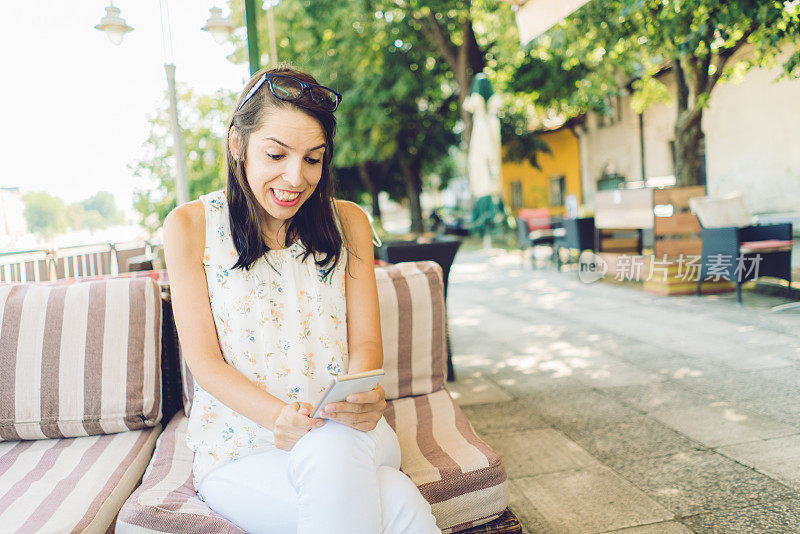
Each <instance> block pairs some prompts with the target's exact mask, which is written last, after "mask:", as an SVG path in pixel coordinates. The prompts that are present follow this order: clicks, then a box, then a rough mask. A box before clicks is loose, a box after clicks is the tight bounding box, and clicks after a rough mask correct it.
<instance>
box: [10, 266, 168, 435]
mask: <svg viewBox="0 0 800 534" xmlns="http://www.w3.org/2000/svg"><path fill="white" fill-rule="evenodd" d="M160 354H161V298H160V291H159V288H158V284H156V282H155V281H154V280H152V279H151V278H135V279H134V278H127V279H117V278H107V279H103V280H94V281H78V282H75V283H71V284H58V285H54V284H46V283H39V284H36V283H24V284H9V285H0V398H1V399H3V402H0V441H14V440H20V439H47V438H63V437H78V436H90V435H97V434H111V433H115V432H123V431H126V430H137V429H141V428H143V427H151V426H154V425H156V424H157V423H158V422H159V421H160V419H161V369H160V361H161V360H160Z"/></svg>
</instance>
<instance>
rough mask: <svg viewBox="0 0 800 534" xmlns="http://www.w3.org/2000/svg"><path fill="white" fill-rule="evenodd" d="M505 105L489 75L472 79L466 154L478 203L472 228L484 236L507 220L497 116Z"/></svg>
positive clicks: (481, 74)
mask: <svg viewBox="0 0 800 534" xmlns="http://www.w3.org/2000/svg"><path fill="white" fill-rule="evenodd" d="M502 105H503V100H502V98H500V95H497V94H495V93H494V91H493V90H492V84H491V83H490V82H489V80H488V79H487V78H486V75H484V74H483V73H479V74H476V75H475V78H474V79H473V80H472V92H471V93H470V95H469V97H467V98H466V100H464V109H466V110H467V111H469V112H470V113H472V135H471V136H470V141H469V148H468V152H467V171H468V173H469V185H470V189H471V191H472V196H473V199H474V201H475V203H474V205H473V212H472V225H473V226H472V227H473V230H475V231H477V232H478V233H479V234H480V235H482V236H483V237H484V245H485V246H486V247H488V246H489V242H488V240H489V235H490V234H492V233H495V232H496V231H497V230H498V229H499V228H500V227H501V226H502V222H503V221H504V220H505V210H504V209H503V204H502V201H500V195H499V193H500V161H501V154H500V119H498V117H497V113H498V112H499V111H500V108H501V106H502Z"/></svg>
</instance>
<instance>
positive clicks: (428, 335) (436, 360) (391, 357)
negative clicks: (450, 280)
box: [375, 261, 447, 400]
mask: <svg viewBox="0 0 800 534" xmlns="http://www.w3.org/2000/svg"><path fill="white" fill-rule="evenodd" d="M375 278H376V281H377V284H378V302H379V304H380V315H381V335H382V337H383V368H384V370H385V371H386V375H384V377H383V380H382V381H381V385H382V386H383V388H384V389H385V390H386V399H387V400H390V399H397V398H401V397H408V396H409V395H424V394H426V393H432V392H434V391H438V390H439V389H441V387H442V385H443V384H444V376H445V363H446V356H447V347H446V340H445V303H444V284H443V282H442V268H441V267H440V266H439V264H438V263H435V262H432V261H418V262H408V263H397V264H394V265H387V266H384V267H377V268H376V269H375Z"/></svg>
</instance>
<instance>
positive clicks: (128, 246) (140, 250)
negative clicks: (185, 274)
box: [0, 241, 160, 282]
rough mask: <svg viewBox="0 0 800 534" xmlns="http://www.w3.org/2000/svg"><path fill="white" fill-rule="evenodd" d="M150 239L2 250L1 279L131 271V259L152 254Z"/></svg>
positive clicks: (39, 279)
mask: <svg viewBox="0 0 800 534" xmlns="http://www.w3.org/2000/svg"><path fill="white" fill-rule="evenodd" d="M159 247H160V245H157V244H153V243H150V242H147V241H145V242H136V243H130V242H129V243H99V244H93V245H79V246H73V247H59V248H53V249H39V250H25V251H15V252H7V253H0V282H43V281H52V280H59V279H63V278H83V277H88V276H97V275H104V274H110V275H116V274H120V273H124V272H128V270H129V269H128V260H129V259H131V258H132V257H135V256H142V255H147V256H152V255H153V252H154V251H155V250H156V249H157V248H159Z"/></svg>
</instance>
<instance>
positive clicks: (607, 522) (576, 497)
mask: <svg viewBox="0 0 800 534" xmlns="http://www.w3.org/2000/svg"><path fill="white" fill-rule="evenodd" d="M514 483H515V484H516V485H517V486H518V487H519V488H520V490H521V492H522V494H523V495H524V496H525V497H526V498H527V499H528V501H529V502H530V503H531V505H532V506H533V509H532V510H530V511H529V515H530V516H533V517H535V518H536V521H537V523H539V524H541V525H543V527H544V528H543V529H542V532H556V533H560V534H570V533H593V532H605V531H609V530H615V529H620V528H624V527H631V526H636V525H643V524H648V523H655V522H658V521H665V520H669V519H672V514H671V513H670V512H669V511H667V510H666V509H665V508H663V507H662V506H661V505H659V504H657V503H656V502H654V501H653V500H651V499H650V498H649V497H647V496H646V495H645V494H644V493H642V492H641V491H640V490H638V489H637V488H636V487H634V486H633V485H631V484H630V483H629V482H627V481H625V480H624V479H623V478H621V477H619V476H618V475H617V474H615V473H614V472H613V471H611V470H610V469H608V468H606V467H589V468H585V469H580V470H576V471H562V472H559V473H551V474H546V475H540V476H536V477H525V478H518V479H515V480H514ZM537 532H538V531H537Z"/></svg>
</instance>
